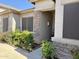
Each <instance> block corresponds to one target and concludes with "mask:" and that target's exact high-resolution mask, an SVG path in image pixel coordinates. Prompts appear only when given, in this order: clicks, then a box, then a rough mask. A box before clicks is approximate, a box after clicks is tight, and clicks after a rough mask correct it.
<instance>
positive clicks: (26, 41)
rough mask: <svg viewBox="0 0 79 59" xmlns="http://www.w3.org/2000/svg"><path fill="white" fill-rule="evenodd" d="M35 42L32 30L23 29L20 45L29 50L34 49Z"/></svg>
mask: <svg viewBox="0 0 79 59" xmlns="http://www.w3.org/2000/svg"><path fill="white" fill-rule="evenodd" d="M33 44H34V40H33V35H32V32H29V31H23V32H22V33H21V41H20V46H21V47H22V48H24V49H26V50H28V51H32V47H33Z"/></svg>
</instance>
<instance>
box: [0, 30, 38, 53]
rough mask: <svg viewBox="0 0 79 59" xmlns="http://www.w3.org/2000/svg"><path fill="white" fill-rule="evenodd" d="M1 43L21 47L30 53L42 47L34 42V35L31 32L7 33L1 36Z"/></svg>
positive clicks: (17, 31)
mask: <svg viewBox="0 0 79 59" xmlns="http://www.w3.org/2000/svg"><path fill="white" fill-rule="evenodd" d="M0 41H3V42H6V43H8V44H9V45H11V46H16V47H20V48H22V49H24V50H27V51H28V52H31V51H33V50H34V49H36V48H38V47H40V45H38V44H35V43H34V40H33V33H32V32H29V31H22V32H20V31H19V30H16V31H15V32H6V33H1V34H0Z"/></svg>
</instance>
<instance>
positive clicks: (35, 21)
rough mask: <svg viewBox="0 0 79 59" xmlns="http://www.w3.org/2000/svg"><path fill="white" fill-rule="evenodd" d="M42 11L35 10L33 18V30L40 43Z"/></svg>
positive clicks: (36, 39)
mask: <svg viewBox="0 0 79 59" xmlns="http://www.w3.org/2000/svg"><path fill="white" fill-rule="evenodd" d="M40 13H41V12H38V11H35V12H34V17H33V18H34V19H33V32H34V40H35V42H36V43H40V40H39V39H40V15H41V14H40Z"/></svg>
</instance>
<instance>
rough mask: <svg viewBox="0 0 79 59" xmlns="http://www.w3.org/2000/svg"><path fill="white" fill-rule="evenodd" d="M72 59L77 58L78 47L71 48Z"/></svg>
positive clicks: (78, 55) (78, 54) (78, 58)
mask: <svg viewBox="0 0 79 59" xmlns="http://www.w3.org/2000/svg"><path fill="white" fill-rule="evenodd" d="M71 53H72V56H73V59H79V50H78V49H72V50H71Z"/></svg>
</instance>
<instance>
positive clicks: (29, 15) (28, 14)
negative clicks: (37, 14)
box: [20, 12, 34, 31]
mask: <svg viewBox="0 0 79 59" xmlns="http://www.w3.org/2000/svg"><path fill="white" fill-rule="evenodd" d="M23 17H26V18H28V17H34V12H29V13H26V12H25V13H24V14H21V16H20V29H21V31H22V18H23Z"/></svg>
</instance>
